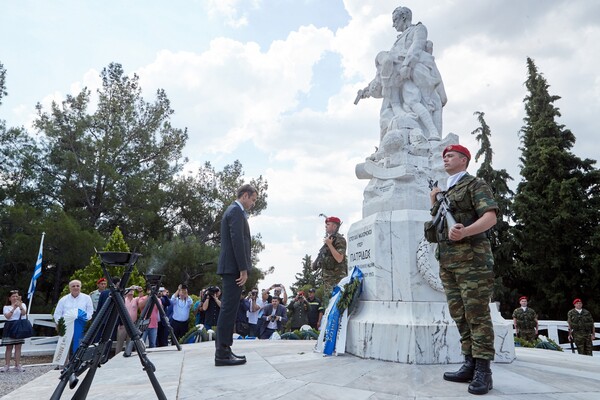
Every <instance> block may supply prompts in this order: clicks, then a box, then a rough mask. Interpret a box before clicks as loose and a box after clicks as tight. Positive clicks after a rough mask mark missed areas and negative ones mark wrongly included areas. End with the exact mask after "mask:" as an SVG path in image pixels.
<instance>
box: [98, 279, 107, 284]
mask: <svg viewBox="0 0 600 400" xmlns="http://www.w3.org/2000/svg"><path fill="white" fill-rule="evenodd" d="M100 282H106V278H100V279H98V280H97V281H96V285H98V284H99V283H100Z"/></svg>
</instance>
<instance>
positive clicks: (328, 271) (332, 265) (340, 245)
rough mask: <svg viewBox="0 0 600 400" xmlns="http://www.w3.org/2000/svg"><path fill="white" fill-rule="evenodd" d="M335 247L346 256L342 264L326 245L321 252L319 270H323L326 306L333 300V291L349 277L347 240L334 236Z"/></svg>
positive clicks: (340, 236)
mask: <svg viewBox="0 0 600 400" xmlns="http://www.w3.org/2000/svg"><path fill="white" fill-rule="evenodd" d="M333 236H334V239H333V247H335V249H336V250H337V251H338V253H340V254H342V255H343V256H344V259H343V260H342V262H337V261H335V258H333V255H332V254H331V251H330V250H329V247H327V245H326V244H324V245H323V247H321V250H320V251H319V258H320V262H319V263H318V265H317V268H320V269H321V275H322V278H323V284H322V286H323V303H324V305H326V304H327V303H329V299H330V298H331V291H332V290H333V288H334V287H335V285H337V284H338V282H339V281H340V279H342V278H343V277H345V276H346V275H348V259H347V258H346V239H345V238H344V236H342V235H341V234H339V233H336V234H334V235H333Z"/></svg>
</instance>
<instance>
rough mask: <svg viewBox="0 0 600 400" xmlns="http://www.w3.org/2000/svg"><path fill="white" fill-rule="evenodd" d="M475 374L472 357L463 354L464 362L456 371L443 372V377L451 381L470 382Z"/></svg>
mask: <svg viewBox="0 0 600 400" xmlns="http://www.w3.org/2000/svg"><path fill="white" fill-rule="evenodd" d="M474 374H475V361H474V360H473V357H472V356H470V355H468V356H465V363H464V364H463V365H462V366H461V367H460V368H459V370H458V371H456V372H444V379H445V380H447V381H452V382H470V381H471V380H472V379H473V375H474Z"/></svg>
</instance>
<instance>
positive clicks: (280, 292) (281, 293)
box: [269, 283, 288, 306]
mask: <svg viewBox="0 0 600 400" xmlns="http://www.w3.org/2000/svg"><path fill="white" fill-rule="evenodd" d="M271 290H273V296H272V297H271V298H270V299H269V303H270V302H271V300H272V299H273V297H279V301H280V304H282V305H284V306H285V305H287V303H288V295H287V291H286V290H285V286H283V285H282V284H281V283H276V284H274V285H271V287H270V288H269V292H270V291H271Z"/></svg>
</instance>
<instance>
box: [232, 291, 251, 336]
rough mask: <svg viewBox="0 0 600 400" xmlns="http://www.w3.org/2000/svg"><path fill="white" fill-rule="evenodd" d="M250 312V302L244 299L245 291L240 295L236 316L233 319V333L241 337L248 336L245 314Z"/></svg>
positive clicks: (248, 328)
mask: <svg viewBox="0 0 600 400" xmlns="http://www.w3.org/2000/svg"><path fill="white" fill-rule="evenodd" d="M248 310H250V300H248V299H246V291H245V290H242V293H241V294H240V305H239V306H238V312H237V316H236V318H235V333H237V334H238V335H241V336H243V337H246V336H248V333H249V330H250V327H249V326H248V316H247V315H246V313H247V312H248Z"/></svg>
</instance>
